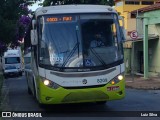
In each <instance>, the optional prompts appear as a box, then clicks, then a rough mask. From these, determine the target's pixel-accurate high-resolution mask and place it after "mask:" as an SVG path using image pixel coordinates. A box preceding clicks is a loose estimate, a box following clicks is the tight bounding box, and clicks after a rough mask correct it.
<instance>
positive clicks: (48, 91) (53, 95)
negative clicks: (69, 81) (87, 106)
mask: <svg viewBox="0 0 160 120" xmlns="http://www.w3.org/2000/svg"><path fill="white" fill-rule="evenodd" d="M117 86H118V87H117ZM112 87H115V88H116V89H113V90H112V89H108V88H112ZM37 90H38V91H37V93H38V100H39V103H42V104H63V103H82V102H98V101H110V100H118V99H122V98H124V96H125V81H124V80H122V81H120V82H119V83H117V84H115V85H111V84H109V83H108V84H106V85H104V86H101V87H94V88H87V87H86V88H81V89H80V88H79V89H78V88H75V89H73V88H72V89H68V88H63V87H59V88H58V89H56V90H55V89H52V88H49V87H47V86H45V85H44V84H43V82H41V81H40V82H39V87H38V89H37Z"/></svg>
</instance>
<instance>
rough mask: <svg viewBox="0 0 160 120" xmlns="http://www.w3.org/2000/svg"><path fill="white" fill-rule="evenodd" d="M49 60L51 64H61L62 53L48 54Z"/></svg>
mask: <svg viewBox="0 0 160 120" xmlns="http://www.w3.org/2000/svg"><path fill="white" fill-rule="evenodd" d="M50 62H51V64H52V65H54V64H55V63H58V64H62V63H63V54H58V55H56V54H54V55H53V54H52V55H50Z"/></svg>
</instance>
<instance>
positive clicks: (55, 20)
mask: <svg viewBox="0 0 160 120" xmlns="http://www.w3.org/2000/svg"><path fill="white" fill-rule="evenodd" d="M46 20H47V22H63V21H72V20H73V19H72V17H71V16H66V17H49V18H47V19H46Z"/></svg>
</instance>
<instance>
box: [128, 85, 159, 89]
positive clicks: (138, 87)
mask: <svg viewBox="0 0 160 120" xmlns="http://www.w3.org/2000/svg"><path fill="white" fill-rule="evenodd" d="M126 88H130V89H137V90H160V87H146V86H137V87H135V86H130V85H126Z"/></svg>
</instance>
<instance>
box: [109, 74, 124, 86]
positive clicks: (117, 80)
mask: <svg viewBox="0 0 160 120" xmlns="http://www.w3.org/2000/svg"><path fill="white" fill-rule="evenodd" d="M123 79H124V76H123V75H122V74H120V75H118V76H116V77H115V78H114V79H113V80H111V81H110V82H109V83H110V84H112V85H115V84H117V83H119V82H120V81H121V80H123Z"/></svg>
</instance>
